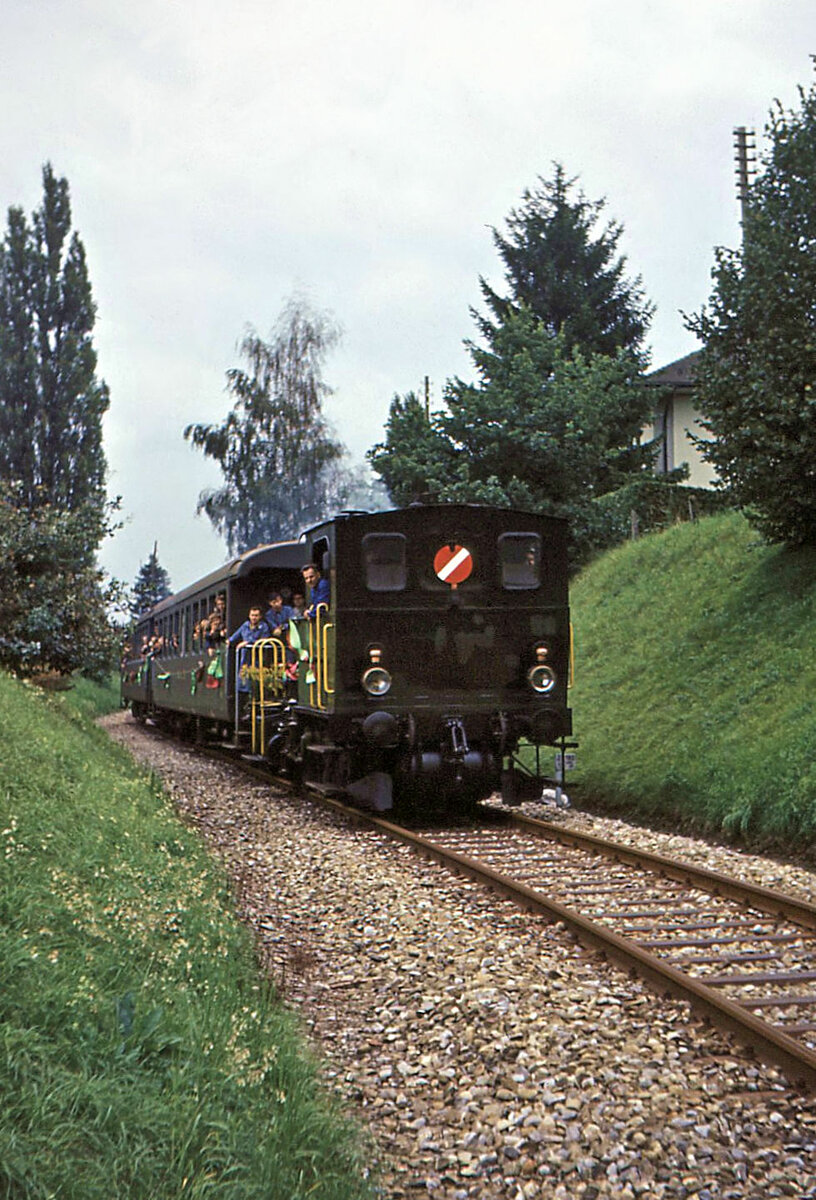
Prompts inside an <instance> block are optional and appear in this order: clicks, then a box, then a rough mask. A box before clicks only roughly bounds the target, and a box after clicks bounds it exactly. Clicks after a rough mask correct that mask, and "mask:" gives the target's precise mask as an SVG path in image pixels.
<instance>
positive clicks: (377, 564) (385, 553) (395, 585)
mask: <svg viewBox="0 0 816 1200" xmlns="http://www.w3.org/2000/svg"><path fill="white" fill-rule="evenodd" d="M405 547H406V538H405V535H404V534H402V533H367V534H366V535H365V537H364V538H363V562H364V564H365V584H366V587H367V588H368V590H369V591H370V592H401V591H403V590H404V588H405V584H406V576H407V569H406V553H405Z"/></svg>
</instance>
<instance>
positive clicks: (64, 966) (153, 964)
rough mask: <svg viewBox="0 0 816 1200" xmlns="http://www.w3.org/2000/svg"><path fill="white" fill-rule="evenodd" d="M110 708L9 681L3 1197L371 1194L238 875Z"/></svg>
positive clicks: (2, 894) (1, 956) (1, 686)
mask: <svg viewBox="0 0 816 1200" xmlns="http://www.w3.org/2000/svg"><path fill="white" fill-rule="evenodd" d="M104 699H105V698H104V696H98V695H96V696H95V695H94V694H93V692H92V691H90V690H89V687H88V685H87V684H85V683H84V682H83V681H79V686H78V687H77V690H76V693H70V692H69V693H64V694H62V695H60V696H58V697H56V698H49V697H48V696H46V695H43V694H40V693H38V692H36V691H35V690H34V689H33V688H31V687H28V686H25V685H23V684H20V683H18V682H15V681H14V680H12V679H9V678H8V677H7V676H6V675H3V674H0V728H2V730H3V739H2V743H0V773H2V778H3V787H2V789H1V790H0V854H1V855H2V862H3V866H2V873H1V874H0V1030H2V1038H3V1050H4V1053H3V1054H2V1055H0V1110H1V1111H2V1114H3V1119H2V1121H0V1196H2V1197H8V1198H12V1197H13V1198H14V1200H23V1197H25V1198H26V1200H46V1198H47V1197H56V1196H59V1197H61V1198H64V1200H116V1198H117V1197H122V1198H124V1197H127V1200H155V1198H157V1197H180V1196H185V1197H190V1198H191V1200H203V1198H204V1197H213V1196H218V1198H219V1200H261V1198H263V1200H296V1198H299V1200H304V1198H305V1197H306V1196H308V1197H309V1198H310V1200H320V1198H322V1200H362V1198H363V1197H370V1196H371V1195H372V1194H373V1192H372V1188H371V1186H370V1185H369V1184H368V1183H367V1182H366V1181H365V1180H364V1179H363V1162H362V1158H361V1153H360V1149H359V1147H360V1138H359V1136H358V1134H357V1132H356V1131H355V1130H354V1129H353V1128H352V1127H351V1126H350V1125H349V1124H348V1122H347V1121H346V1120H345V1118H343V1116H342V1114H341V1113H340V1111H339V1109H338V1107H337V1104H336V1102H335V1100H334V1099H333V1097H332V1096H331V1095H330V1094H329V1093H328V1092H327V1091H324V1090H323V1088H322V1086H321V1084H320V1080H319V1076H318V1069H317V1064H316V1063H315V1062H314V1060H313V1058H312V1056H311V1054H310V1052H309V1051H308V1049H307V1048H306V1047H305V1046H304V1043H303V1041H302V1040H301V1031H300V1028H299V1027H298V1025H297V1024H296V1021H295V1018H294V1016H293V1014H292V1013H291V1012H290V1011H289V1010H287V1009H285V1008H284V1006H283V1004H282V1002H281V1001H280V1000H279V999H278V997H277V995H276V994H275V992H274V990H273V988H272V986H271V985H270V984H269V983H268V981H265V980H264V979H262V978H261V976H259V974H258V969H257V963H256V961H255V955H254V945H253V941H252V938H251V936H250V934H249V932H248V931H247V930H246V929H245V928H244V927H243V926H242V925H240V924H239V923H238V921H237V919H236V918H235V915H234V911H233V909H234V901H233V897H232V893H231V890H230V886H229V883H228V880H227V877H226V874H225V872H224V871H223V869H222V868H221V867H220V866H219V865H218V863H217V862H216V861H215V860H214V859H213V858H212V857H211V855H210V854H209V853H208V851H207V850H206V849H205V847H204V845H203V843H202V842H201V841H200V840H199V838H198V836H197V835H196V834H195V833H194V832H193V831H192V830H191V829H188V828H187V827H186V826H185V825H183V824H182V822H181V820H180V819H179V817H178V816H177V815H176V812H175V811H174V809H173V806H172V803H171V801H170V800H169V798H168V797H167V796H166V795H165V794H164V793H163V792H162V790H161V788H160V787H159V785H158V781H157V780H156V779H155V777H154V776H153V775H152V774H147V773H145V771H144V770H143V769H142V768H140V767H138V766H136V765H135V764H134V763H133V761H132V760H131V759H130V758H129V757H128V756H127V755H126V754H125V753H124V751H122V750H121V749H120V748H119V747H117V746H115V745H114V744H113V743H112V742H111V741H110V740H109V738H108V736H107V734H106V733H105V732H103V730H102V729H100V728H98V727H97V726H95V725H94V724H93V723H92V719H91V718H92V715H93V713H94V712H95V711H98V709H99V708H104Z"/></svg>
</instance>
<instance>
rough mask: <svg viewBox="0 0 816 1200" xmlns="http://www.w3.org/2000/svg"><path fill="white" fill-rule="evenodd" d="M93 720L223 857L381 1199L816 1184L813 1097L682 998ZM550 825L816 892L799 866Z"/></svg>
mask: <svg viewBox="0 0 816 1200" xmlns="http://www.w3.org/2000/svg"><path fill="white" fill-rule="evenodd" d="M104 723H105V725H106V727H107V729H108V730H109V732H110V734H111V736H112V737H114V738H115V739H116V740H117V741H120V742H122V743H123V744H125V745H126V746H128V747H129V749H130V750H131V751H132V753H133V754H134V755H135V756H136V757H137V758H138V759H139V760H140V761H142V762H144V763H145V764H146V765H147V766H149V767H150V768H151V769H152V770H154V771H155V772H157V774H159V775H160V776H161V778H162V779H163V780H164V783H165V786H166V787H167V789H168V791H169V793H170V794H171V796H172V797H173V800H174V802H175V804H176V806H177V808H178V810H179V812H180V813H181V815H182V816H183V818H184V819H185V820H186V821H188V822H190V823H192V824H194V825H195V826H196V827H198V828H199V829H200V831H201V834H202V836H203V837H204V838H205V839H206V841H207V843H208V844H209V845H210V847H211V848H212V850H213V851H214V852H215V853H216V854H217V855H218V857H219V858H220V859H221V860H222V861H223V862H224V863H225V865H226V867H227V869H228V871H229V873H230V875H231V877H232V879H233V881H234V888H235V893H236V896H237V898H238V905H239V909H240V915H241V916H242V918H243V919H244V920H245V921H246V922H247V923H248V924H249V925H250V926H251V927H252V929H253V930H254V931H255V934H256V937H257V943H258V948H259V956H260V958H261V961H262V967H263V969H264V970H265V971H267V972H268V973H269V975H270V976H271V977H272V979H273V980H274V982H275V984H276V986H277V988H278V990H279V992H280V993H281V995H282V996H283V998H284V999H285V1000H286V1002H287V1003H289V1004H290V1005H292V1006H294V1007H296V1008H297V1009H298V1011H299V1012H300V1014H301V1016H302V1018H303V1020H304V1022H305V1024H306V1026H307V1028H308V1030H309V1032H310V1034H311V1037H312V1038H313V1040H314V1042H315V1043H316V1044H317V1046H318V1049H319V1052H320V1054H321V1056H322V1058H323V1061H324V1063H325V1076H326V1079H327V1082H328V1084H329V1086H332V1087H334V1088H336V1089H337V1090H338V1091H339V1092H340V1093H341V1094H342V1096H343V1097H344V1098H345V1101H346V1104H347V1106H348V1108H349V1110H350V1111H352V1112H356V1114H357V1115H358V1117H359V1118H360V1120H361V1121H362V1123H363V1124H364V1125H366V1126H367V1127H368V1128H369V1129H370V1131H371V1135H372V1139H373V1145H374V1150H373V1152H372V1153H373V1156H374V1157H375V1158H376V1164H375V1166H376V1169H377V1170H378V1171H379V1174H380V1177H381V1182H382V1192H383V1195H384V1196H387V1197H407V1196H422V1195H429V1196H433V1197H438V1198H440V1200H442V1198H444V1200H466V1198H468V1197H494V1196H495V1197H511V1198H513V1200H522V1198H528V1197H539V1196H541V1197H553V1198H555V1200H597V1198H598V1197H607V1196H609V1197H612V1196H614V1197H624V1198H626V1197H635V1196H644V1197H655V1198H656V1200H660V1198H663V1197H665V1198H668V1197H688V1196H696V1197H699V1198H700V1200H711V1198H713V1197H722V1198H734V1200H736V1198H738V1197H739V1198H743V1197H751V1198H754V1197H755V1198H756V1200H760V1198H761V1200H765V1198H766V1197H773V1196H793V1197H803V1198H804V1197H816V1098H814V1097H810V1096H806V1095H802V1094H800V1093H798V1092H796V1091H795V1090H793V1089H791V1088H790V1087H789V1086H788V1085H787V1082H786V1080H785V1079H784V1076H783V1075H782V1074H781V1072H779V1071H778V1070H776V1069H775V1068H773V1067H767V1066H764V1065H762V1064H760V1063H756V1062H753V1061H752V1060H751V1058H750V1057H749V1056H748V1055H747V1053H746V1052H745V1051H743V1050H742V1049H741V1048H740V1047H738V1046H736V1045H735V1044H732V1043H731V1042H730V1041H729V1040H728V1039H727V1038H726V1037H724V1036H723V1035H721V1034H718V1033H716V1032H714V1031H712V1030H711V1029H709V1028H707V1027H706V1026H705V1025H704V1024H703V1023H702V1022H701V1021H699V1020H698V1019H697V1018H695V1017H692V1016H691V1015H690V1013H689V1010H688V1008H687V1006H686V1005H684V1004H682V1003H680V1002H677V1001H671V1000H664V999H662V998H658V997H656V996H655V995H654V994H653V993H652V992H650V991H649V990H648V989H647V988H646V987H645V986H643V985H641V984H640V983H639V982H638V981H637V980H633V979H630V978H629V977H628V976H626V975H625V974H623V973H622V972H621V971H619V970H617V969H615V968H612V967H610V966H608V965H607V964H605V963H604V962H602V961H601V960H600V959H599V958H598V957H597V956H594V955H591V954H589V953H588V952H586V951H585V950H583V949H582V948H581V947H580V946H578V945H576V943H575V942H574V941H573V940H572V939H571V938H570V937H569V935H568V934H567V933H566V931H565V930H564V929H563V927H561V926H559V925H552V924H547V923H545V922H544V921H543V919H542V918H539V917H535V916H531V915H530V914H528V913H526V912H521V911H519V910H518V909H517V908H515V907H514V906H513V905H511V904H510V902H509V901H506V900H504V899H501V898H498V897H496V896H494V895H492V894H490V893H488V892H486V891H484V890H483V889H481V888H480V887H478V886H477V885H475V884H472V883H469V882H467V881H463V880H461V879H457V878H454V877H452V876H451V875H449V874H448V873H447V872H446V871H444V870H443V869H442V868H441V867H438V866H436V865H434V864H428V863H427V862H424V861H422V860H419V859H417V858H416V857H415V856H414V855H413V854H412V853H411V852H410V851H409V850H407V849H406V848H404V847H401V846H397V845H395V844H394V843H391V842H388V841H386V840H385V839H384V838H383V837H382V836H381V835H380V834H377V833H373V832H367V831H361V830H359V829H353V828H349V827H347V826H346V825H344V824H343V823H341V822H339V821H338V820H337V819H336V818H334V817H333V816H332V815H331V814H329V813H326V812H325V811H322V810H321V809H320V808H319V807H318V806H317V805H315V804H313V803H312V802H310V801H309V800H296V799H294V798H292V797H289V796H287V795H283V794H281V793H280V792H279V791H278V790H277V789H275V788H273V787H272V786H269V785H265V784H262V783H259V782H255V781H253V780H249V779H247V778H246V777H245V776H242V775H241V774H239V773H238V772H237V771H236V769H235V768H233V767H230V766H229V765H224V764H221V763H218V762H213V761H211V760H209V759H207V758H204V757H202V756H200V755H197V754H195V753H191V752H190V751H189V750H187V749H185V748H182V747H179V746H176V745H174V744H173V743H171V742H168V741H166V740H164V739H161V738H159V737H157V736H156V734H155V733H153V732H151V731H149V730H147V731H146V730H144V729H143V728H142V727H140V726H139V725H138V724H137V723H136V722H134V721H133V720H132V718H130V716H129V715H127V714H117V715H115V716H113V717H111V718H108V719H106V721H105V722H104ZM547 815H548V816H549V815H551V814H549V813H548V814H547ZM558 819H559V821H562V822H563V823H564V824H570V823H571V822H573V823H574V824H575V827H576V828H580V829H582V830H585V831H588V832H593V833H597V834H599V835H600V836H605V837H616V838H618V839H620V840H627V839H628V840H637V839H639V838H640V839H642V841H641V842H640V844H642V845H645V846H648V848H649V849H653V850H655V851H657V852H662V853H683V855H684V856H685V857H689V858H695V861H701V862H704V863H705V864H706V865H707V866H711V867H713V868H714V869H716V870H721V871H723V872H727V873H733V874H741V875H742V877H745V878H748V877H750V878H751V879H753V880H755V881H756V882H759V883H763V884H764V885H765V886H768V887H774V888H777V889H779V890H787V891H791V892H793V891H795V892H796V893H797V894H800V895H802V894H804V895H806V896H808V897H809V898H812V896H813V894H814V889H813V883H814V875H813V874H812V873H810V872H808V871H807V870H805V869H803V868H799V867H786V866H784V865H781V864H780V863H778V862H776V861H772V860H765V859H762V858H758V857H751V858H750V859H749V858H748V857H747V856H744V855H740V854H736V853H735V852H733V851H729V850H718V849H716V848H714V847H712V846H710V845H709V844H707V843H697V842H694V841H693V840H691V839H686V838H684V839H677V838H671V837H666V836H664V835H660V834H656V833H654V832H651V831H645V830H636V829H633V827H631V826H624V825H623V823H622V822H618V821H615V822H612V821H604V820H600V819H598V818H592V817H589V816H587V815H586V814H581V813H575V814H560V815H559V817H558ZM681 841H682V848H680V847H679V845H678V843H680V842H681Z"/></svg>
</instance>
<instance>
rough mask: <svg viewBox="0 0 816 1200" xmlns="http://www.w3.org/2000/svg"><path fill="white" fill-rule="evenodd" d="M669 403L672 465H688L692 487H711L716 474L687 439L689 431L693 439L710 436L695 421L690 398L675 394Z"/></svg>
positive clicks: (697, 421) (686, 395)
mask: <svg viewBox="0 0 816 1200" xmlns="http://www.w3.org/2000/svg"><path fill="white" fill-rule="evenodd" d="M670 403H671V406H672V409H673V413H672V421H671V429H670V431H669V435H670V444H671V446H672V457H673V460H674V461H673V465H674V466H677V467H679V466H680V464H681V463H684V462H685V463H688V466H689V478H688V482H689V484H690V485H692V486H693V487H712V486H713V484H714V481H715V479H716V478H717V476H716V472H715V470H714V468H713V467H712V466H711V464H710V463H707V462H705V461H704V460H703V459H702V458H701V457H700V451H699V450H698V449H697V447H696V446H695V445H694V443H693V442H692V440H691V438H690V437H689V430H690V431H691V432H692V433H693V434H694V436H695V437H702V438H705V439H706V440H708V439H709V436H710V435H709V434H708V433H707V432H706V431H705V430H704V429H703V427H702V425H701V424H700V422H699V420H698V419H697V413H696V410H695V408H694V404H693V403H692V396H690V395H688V394H681V395H678V394H677V393H675V395H674V396H673V397H672V399H671V401H670Z"/></svg>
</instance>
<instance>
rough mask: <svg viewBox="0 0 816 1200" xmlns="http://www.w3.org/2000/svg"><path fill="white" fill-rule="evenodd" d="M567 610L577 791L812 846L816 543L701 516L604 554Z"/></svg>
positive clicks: (625, 806)
mask: <svg viewBox="0 0 816 1200" xmlns="http://www.w3.org/2000/svg"><path fill="white" fill-rule="evenodd" d="M572 611H573V621H574V624H575V630H576V653H577V679H576V686H575V688H574V689H573V693H572V702H573V705H574V708H575V729H576V734H577V737H578V739H579V740H580V744H581V746H580V751H579V769H578V770H576V772H575V775H574V783H575V784H576V785H577V787H576V789H575V793H576V797H577V796H583V797H585V798H587V799H591V800H592V802H593V804H594V805H597V806H599V807H602V808H604V809H606V810H607V811H617V812H629V813H637V814H639V815H640V816H645V817H647V818H650V819H658V820H660V819H665V820H667V821H671V822H672V823H675V824H676V823H680V824H681V825H685V826H686V827H688V828H694V829H697V830H701V831H708V832H725V833H726V834H730V835H732V836H738V837H741V838H743V839H745V840H748V841H753V842H760V841H763V842H776V843H778V844H780V845H785V846H786V847H787V848H789V849H791V850H802V849H804V848H805V847H806V846H810V847H811V848H812V847H813V845H814V842H815V841H816V551H813V550H807V551H795V552H794V551H787V550H784V549H782V548H780V547H771V546H766V545H764V544H762V543H761V542H760V541H759V538H758V536H757V535H756V534H755V533H754V532H753V531H752V530H751V528H750V526H749V525H748V524H747V523H746V521H745V520H744V519H743V518H742V517H740V516H738V515H736V514H726V515H722V516H717V517H709V518H706V519H705V520H702V521H700V522H699V523H698V524H693V525H692V524H689V525H681V526H676V527H674V528H672V529H670V530H668V531H666V532H664V533H660V534H654V535H651V536H649V537H645V538H643V539H642V540H641V541H639V542H635V543H630V544H628V545H626V546H624V547H622V548H620V549H618V550H614V551H612V552H610V553H608V554H606V555H604V556H603V557H602V558H600V559H599V560H598V561H597V562H595V563H593V564H592V565H591V566H590V567H589V568H588V569H587V570H586V571H584V572H583V574H582V575H581V576H580V577H579V578H578V579H577V580H576V581H575V583H574V585H573V589H572ZM571 782H572V780H571Z"/></svg>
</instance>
